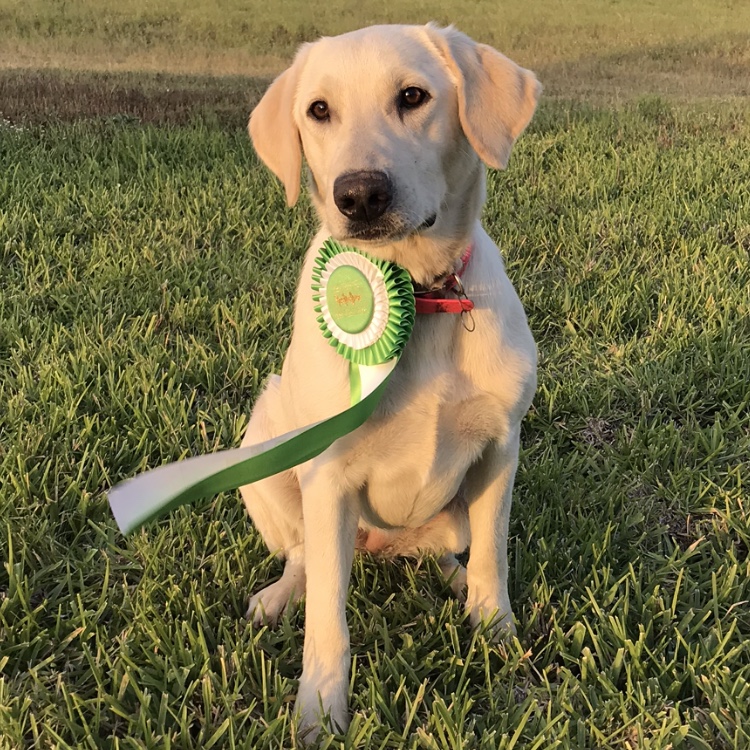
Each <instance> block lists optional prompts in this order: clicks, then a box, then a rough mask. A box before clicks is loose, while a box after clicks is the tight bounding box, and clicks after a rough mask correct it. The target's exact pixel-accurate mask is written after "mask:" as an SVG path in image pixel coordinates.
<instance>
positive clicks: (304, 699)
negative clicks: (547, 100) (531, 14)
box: [242, 25, 540, 734]
mask: <svg viewBox="0 0 750 750" xmlns="http://www.w3.org/2000/svg"><path fill="white" fill-rule="evenodd" d="M407 86H419V87H420V88H423V89H425V90H427V91H428V92H429V93H430V95H431V98H430V100H429V101H428V102H427V103H426V104H425V105H423V106H422V107H421V108H419V109H417V110H414V111H412V112H408V113H406V115H400V114H399V112H398V111H397V108H396V107H395V104H394V102H395V101H396V98H397V96H398V93H399V91H400V90H401V89H403V88H405V87H407ZM539 92H540V86H539V84H538V82H537V81H536V79H535V78H534V76H533V74H531V73H530V72H529V71H526V70H523V69H522V68H519V67H518V66H516V65H515V64H514V63H512V62H511V61H510V60H508V59H507V58H505V57H503V56H502V55H500V53H498V52H496V51H495V50H492V49H491V48H490V47H486V46H484V45H478V44H476V43H474V42H472V41H471V40H470V39H469V38H468V37H466V36H464V35H463V34H460V33H459V32H457V31H455V30H453V29H452V28H449V29H438V28H436V27H434V26H432V25H428V26H424V27H420V26H381V27H372V28H370V29H363V30H361V31H357V32H352V33H350V34H344V35H342V36H340V37H334V38H327V39H322V40H320V41H319V42H316V43H315V44H312V45H306V46H305V47H303V48H302V50H301V51H300V53H299V54H298V56H297V58H296V60H295V62H294V64H293V65H292V66H291V68H289V69H288V70H287V71H286V72H285V73H283V74H282V75H281V76H280V77H279V78H278V79H276V81H275V82H274V83H273V84H272V85H271V87H270V88H269V90H268V92H267V93H266V95H265V96H264V98H263V100H261V102H260V104H259V105H258V107H257V108H256V109H255V111H254V112H253V115H252V117H251V121H250V132H251V135H252V137H253V142H254V144H255V147H256V150H257V151H258V154H259V155H260V157H261V158H262V159H263V160H264V161H265V162H266V164H267V165H268V166H269V167H270V168H271V169H272V170H273V171H274V173H275V174H276V175H277V176H278V177H279V178H280V179H281V180H282V181H283V182H284V185H285V187H286V191H287V197H288V199H289V202H290V203H293V202H294V201H295V200H296V198H297V195H298V193H299V180H300V170H301V165H302V155H303V154H304V157H305V159H306V161H307V164H308V166H309V170H310V175H311V176H310V187H311V195H312V197H313V201H314V203H315V206H316V208H317V211H318V214H319V216H320V219H321V228H320V231H319V232H318V233H317V235H316V236H315V238H314V239H313V241H312V243H311V245H310V249H309V251H308V254H307V256H306V259H305V263H304V266H303V269H302V273H301V279H300V283H299V289H298V294H297V301H296V309H295V316H294V327H293V331H292V339H291V343H290V346H289V350H288V352H287V355H286V359H285V361H284V365H283V369H282V374H281V377H278V376H274V377H273V378H271V380H270V381H269V383H268V385H267V387H266V390H265V391H264V392H263V394H262V395H261V397H260V398H259V399H258V402H257V403H256V405H255V409H254V411H253V415H252V418H251V422H250V425H249V427H248V430H247V434H246V436H245V439H244V441H243V445H247V444H253V443H257V442H260V441H263V440H266V439H268V438H271V437H274V436H277V435H280V434H282V433H284V432H287V431H289V430H293V429H296V428H299V427H301V426H304V425H306V424H310V423H312V422H315V421H317V420H320V419H325V418H327V417H330V416H332V415H333V414H336V413H338V412H340V411H343V410H344V409H346V408H347V406H348V398H349V395H348V394H349V389H348V363H347V362H346V361H345V360H344V359H343V358H342V357H340V356H339V355H338V354H337V353H336V352H335V350H334V349H333V348H332V347H331V346H329V344H328V342H327V341H326V340H325V339H324V338H323V336H322V335H321V334H320V331H319V329H318V325H317V322H316V319H315V318H316V316H315V314H314V312H313V302H312V296H311V295H312V292H311V282H312V278H311V272H312V263H313V260H314V257H315V255H316V254H317V251H318V249H319V247H320V246H321V244H322V242H323V240H325V239H326V238H327V237H329V236H333V237H335V238H337V239H339V240H341V241H343V242H347V243H348V244H351V245H355V246H357V247H360V248H362V249H364V250H366V251H367V252H370V253H372V254H374V255H377V256H379V257H381V258H385V259H388V260H393V261H396V262H398V263H399V264H401V265H402V266H404V267H405V268H406V269H407V270H408V271H409V272H410V273H411V275H412V277H413V278H414V279H415V280H416V281H417V282H420V283H427V282H429V281H431V280H432V279H434V278H436V277H438V276H440V275H442V274H445V273H447V272H449V271H450V270H452V269H453V268H455V267H456V265H457V263H458V259H459V257H460V255H461V253H462V252H463V250H464V248H465V247H466V246H467V245H468V244H469V243H472V244H473V255H472V258H471V262H470V264H469V266H468V268H467V269H466V272H465V274H464V276H463V284H464V286H465V288H466V290H467V293H468V295H469V296H470V298H471V299H472V300H473V301H474V303H475V309H474V312H473V320H474V326H475V330H474V331H473V332H469V331H467V330H466V327H465V326H464V322H465V321H463V320H462V319H461V317H460V316H458V315H451V314H435V315H422V316H418V317H417V322H416V325H415V328H414V332H413V335H412V338H411V340H410V341H409V343H408V345H407V347H406V350H405V352H404V355H403V357H402V359H401V361H400V362H399V364H398V366H397V368H396V370H395V372H394V375H393V377H392V379H391V383H390V385H389V387H388V389H387V391H386V393H385V395H384V397H383V400H382V402H381V404H380V405H379V406H378V408H377V410H376V412H375V414H374V415H373V417H372V418H371V419H370V420H368V422H366V423H365V424H364V425H363V426H362V427H360V428H359V429H358V430H356V431H355V432H353V433H351V434H349V435H347V436H345V437H343V438H341V439H340V440H338V441H337V442H336V443H334V445H333V446H331V448H330V449H328V450H327V451H326V452H325V453H323V454H322V455H321V456H320V457H318V458H316V459H313V460H312V461H309V462H307V463H305V464H303V465H301V466H298V467H296V468H295V469H293V470H290V471H288V472H285V473H283V474H280V475H277V476H274V477H270V478H269V479H266V480H263V481H261V482H258V483H256V484H254V485H249V486H246V487H244V488H242V494H243V497H244V500H245V504H246V506H247V509H248V512H249V513H250V515H251V517H252V518H253V521H254V522H255V524H256V526H257V528H258V529H259V530H260V532H261V534H262V535H263V537H264V539H265V541H266V543H267V545H268V547H269V549H270V551H271V552H273V553H277V554H280V555H283V556H284V557H285V558H286V561H287V562H286V568H285V571H284V575H283V576H282V578H281V579H280V580H279V581H277V582H276V583H274V584H273V585H272V586H269V587H268V588H266V589H263V590H262V591H261V592H259V593H258V594H256V595H255V596H254V597H253V598H252V599H251V601H250V608H249V610H248V616H250V617H254V619H255V620H256V621H258V622H259V621H261V620H263V619H267V620H270V621H275V620H276V618H277V617H278V616H279V615H280V614H281V612H282V611H283V609H284V608H285V607H286V606H287V605H288V604H289V603H294V602H296V601H297V600H298V599H299V597H300V596H301V595H302V593H303V591H304V593H306V597H307V610H306V632H305V646H304V657H303V673H302V678H301V680H300V686H299V693H298V697H297V711H298V713H299V716H300V727H301V729H302V730H303V731H307V732H309V733H311V734H315V733H316V732H317V730H318V728H319V726H320V724H321V721H322V719H323V718H324V717H323V716H321V713H320V708H321V707H322V709H323V713H324V714H326V715H329V716H330V719H331V720H332V722H333V724H334V725H335V726H336V727H338V728H339V729H344V728H345V727H346V726H347V724H348V717H347V705H346V703H347V701H346V695H347V688H348V682H349V677H348V675H349V633H348V629H347V625H346V618H345V603H346V594H347V587H348V583H349V576H350V570H351V564H352V559H353V555H354V550H355V544H356V545H357V546H360V547H363V548H365V549H368V550H370V551H374V552H382V553H385V554H391V555H393V554H405V555H417V554H420V553H422V552H434V553H437V554H438V555H440V556H441V558H440V566H441V569H442V570H443V571H444V573H445V575H446V576H447V577H452V585H453V587H454V590H455V591H456V592H457V593H458V594H459V595H461V593H462V591H463V589H464V588H466V589H467V592H466V606H467V608H468V609H469V612H470V615H471V620H472V622H473V623H474V624H479V623H481V622H483V621H484V622H486V621H494V622H495V623H499V624H500V630H501V631H502V630H505V631H507V632H514V625H513V613H512V611H511V604H510V600H509V597H508V585H507V577H508V565H507V538H508V517H509V513H510V507H511V492H512V488H513V479H514V475H515V470H516V465H517V460H518V441H519V429H520V422H521V419H522V418H523V416H524V414H525V413H526V411H527V410H528V407H529V405H530V403H531V399H532V397H533V394H534V390H535V387H536V348H535V345H534V341H533V339H532V336H531V333H530V331H529V328H528V325H527V323H526V317H525V314H524V311H523V308H522V306H521V303H520V301H519V299H518V297H517V295H516V293H515V291H514V289H513V287H512V285H511V283H510V281H509V280H508V277H507V276H506V274H505V269H504V267H503V262H502V259H501V256H500V253H499V251H498V249H497V247H496V246H495V244H494V243H493V242H492V240H491V239H490V238H489V237H488V236H487V234H486V233H485V231H484V230H483V229H482V227H481V225H480V224H479V221H478V218H479V213H480V210H481V206H482V203H483V200H484V166H483V164H482V163H481V160H480V156H481V159H482V160H484V161H485V162H487V163H488V164H491V165H493V166H504V165H505V163H506V162H507V159H508V156H509V153H510V149H511V147H512V145H513V142H514V141H515V139H516V137H518V135H520V133H521V132H522V131H523V129H524V128H525V126H526V125H527V123H528V121H529V120H530V118H531V116H532V115H533V112H534V109H535V107H536V101H537V98H538V95H539ZM316 100H325V101H326V102H327V103H328V105H329V109H330V112H331V119H330V121H328V122H326V123H320V122H318V121H316V120H314V119H312V118H311V117H310V116H309V115H308V114H307V110H308V108H309V106H310V104H311V103H312V102H313V101H316ZM351 170H381V171H383V172H386V173H387V174H388V175H389V177H390V178H391V180H392V182H393V184H394V186H395V191H396V194H395V197H394V203H393V206H392V212H393V214H394V216H395V218H394V223H393V226H394V227H395V228H394V231H393V234H392V235H391V236H389V237H388V238H384V239H380V240H378V241H367V242H362V241H357V240H356V239H352V237H351V236H349V235H348V234H347V229H348V226H347V220H346V217H344V216H343V215H342V214H341V213H340V212H339V211H338V209H337V208H336V206H335V204H334V202H333V196H332V193H333V189H332V186H333V183H334V181H335V179H336V177H337V176H338V175H340V174H342V173H344V172H348V171H351ZM431 214H437V220H436V222H435V224H434V225H433V226H432V227H430V228H429V229H426V230H424V229H423V230H421V231H418V230H417V227H419V226H420V225H421V224H422V223H423V222H424V221H425V219H426V218H427V217H428V216H430V215H431ZM467 546H470V560H469V564H468V568H467V570H464V569H463V568H462V566H460V565H459V564H458V563H457V561H456V560H455V557H453V555H454V553H458V552H462V551H464V550H465V549H466V547H467Z"/></svg>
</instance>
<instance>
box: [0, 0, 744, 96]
mask: <svg viewBox="0 0 750 750" xmlns="http://www.w3.org/2000/svg"><path fill="white" fill-rule="evenodd" d="M429 20H435V21H438V22H440V23H444V24H448V23H457V24H458V25H459V26H460V28H462V29H463V30H464V31H466V32H467V33H468V34H470V35H472V36H473V37H475V38H477V39H480V40H482V41H485V42H488V43H490V44H493V45H494V46H496V47H498V48H499V49H501V50H502V51H504V52H505V53H506V54H508V55H509V56H510V57H512V58H513V59H515V60H518V61H519V62H521V63H523V64H524V65H526V66H527V67H531V68H533V69H534V70H536V71H538V72H539V74H540V77H541V79H542V81H543V82H544V84H545V86H546V91H547V96H548V97H549V96H576V97H578V96H586V97H589V98H590V97H591V96H597V97H600V98H605V99H607V100H611V99H613V98H618V97H626V98H627V97H630V96H632V95H640V94H643V93H655V94H660V95H669V96H677V97H680V98H683V99H693V98H695V97H696V96H702V97H731V96H743V95H744V96H746V95H748V94H750V83H749V82H750V31H748V30H749V29H750V4H748V3H747V2H746V1H745V0H709V1H708V2H706V1H705V0H669V2H653V1H652V0H526V2H523V3H518V2H509V0H500V1H499V0H478V1H476V2H471V3H462V4H460V8H458V9H457V5H456V3H455V2H454V0H399V2H398V3H395V2H383V1H382V0H360V2H358V3H356V4H353V3H351V2H349V0H327V2H325V3H321V2H316V3H310V2H307V0H284V2H283V3H268V2H263V1H262V0H222V2H216V3H208V2H196V0H192V1H191V0H162V2H160V3H158V4H154V3H152V2H148V1H147V0H127V1H126V2H123V1H122V0H119V1H118V2H115V1H114V0H104V2H103V1H102V0H6V2H5V4H4V5H3V7H0V65H2V66H3V67H11V68H40V67H42V68H65V69H78V70H92V69H95V70H103V71H110V72H111V71H133V70H138V71H151V72H154V71H156V72H164V71H169V72H172V73H189V74H192V75H205V74H210V75H213V76H247V75H260V76H266V77H267V76H269V75H270V74H272V73H278V72H279V71H280V70H281V69H282V67H284V65H285V63H286V61H288V59H289V58H290V57H291V55H292V54H293V53H294V50H295V49H296V48H297V46H298V45H299V44H300V43H301V42H304V41H308V40H311V39H315V38H317V37H318V36H320V35H321V34H323V33H325V34H335V33H341V32H344V31H349V30H351V29H354V28H358V27H360V26H366V25H368V24H372V23H393V22H400V23H425V22H426V21H429Z"/></svg>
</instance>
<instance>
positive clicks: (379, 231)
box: [340, 214, 437, 243]
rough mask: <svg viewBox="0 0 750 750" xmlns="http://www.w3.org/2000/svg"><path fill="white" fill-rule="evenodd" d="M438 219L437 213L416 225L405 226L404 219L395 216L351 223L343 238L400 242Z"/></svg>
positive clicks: (425, 228)
mask: <svg viewBox="0 0 750 750" xmlns="http://www.w3.org/2000/svg"><path fill="white" fill-rule="evenodd" d="M436 221H437V214H431V215H430V216H428V217H427V218H426V219H425V220H424V221H423V222H422V223H421V224H418V225H417V226H416V227H414V226H411V227H407V226H404V223H403V221H402V220H398V219H396V218H395V217H389V218H388V219H386V220H385V221H378V222H375V223H372V224H364V225H362V226H356V225H350V227H349V231H348V232H347V233H346V235H345V236H344V237H341V238H340V239H341V240H359V241H361V242H378V243H384V242H398V241H399V240H403V239H406V238H407V237H409V236H411V235H412V234H419V233H420V232H425V231H427V230H428V229H430V227H432V226H434V224H435V222H436Z"/></svg>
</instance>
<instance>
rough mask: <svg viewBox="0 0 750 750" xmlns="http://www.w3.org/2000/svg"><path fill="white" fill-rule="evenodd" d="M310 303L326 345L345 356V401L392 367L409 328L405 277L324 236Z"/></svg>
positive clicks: (391, 266) (353, 398)
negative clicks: (347, 395) (312, 304)
mask: <svg viewBox="0 0 750 750" xmlns="http://www.w3.org/2000/svg"><path fill="white" fill-rule="evenodd" d="M312 276H313V301H314V302H315V303H316V307H315V312H317V313H318V324H319V325H320V329H321V331H322V332H323V335H324V336H325V337H326V338H327V339H328V340H329V342H330V344H331V346H333V347H335V348H336V351H337V352H338V353H339V354H340V355H341V356H342V357H344V358H345V359H348V360H349V380H350V393H351V403H352V404H355V403H357V402H358V401H360V400H361V399H362V393H363V386H364V387H365V390H369V389H370V386H369V384H371V383H372V382H375V381H378V382H379V380H382V373H383V372H385V371H386V370H388V371H390V370H392V369H393V368H394V367H395V366H396V362H397V361H398V358H399V357H400V356H401V352H402V351H403V349H404V347H405V346H406V342H407V341H408V340H409V336H410V335H411V330H412V328H413V327H414V317H415V311H414V291H413V288H412V283H411V277H410V276H409V274H408V273H407V272H406V271H405V270H404V269H403V268H401V267H400V266H397V265H396V264H395V263H389V262H387V261H383V260H378V259H376V258H372V257H370V256H369V255H365V254H364V253H361V252H359V251H358V250H353V249H351V248H348V247H344V246H342V245H340V244H339V243H338V242H336V241H335V240H331V239H329V240H327V241H326V242H325V243H324V245H323V248H322V249H321V251H320V253H319V254H318V257H317V258H316V259H315V266H314V268H313V272H312Z"/></svg>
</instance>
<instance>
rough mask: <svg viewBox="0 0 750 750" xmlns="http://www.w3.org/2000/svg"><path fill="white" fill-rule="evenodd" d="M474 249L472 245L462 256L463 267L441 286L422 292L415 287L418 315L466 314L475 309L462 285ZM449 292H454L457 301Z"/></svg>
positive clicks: (449, 275)
mask: <svg viewBox="0 0 750 750" xmlns="http://www.w3.org/2000/svg"><path fill="white" fill-rule="evenodd" d="M473 249H474V244H473V243H470V244H469V245H468V246H467V248H466V250H464V252H463V255H461V267H460V268H459V269H458V271H454V272H453V273H449V274H448V275H447V276H446V277H445V278H444V279H443V281H442V284H440V285H439V286H437V287H433V288H431V289H425V290H424V291H421V288H417V287H416V285H415V289H414V299H415V301H416V307H417V313H421V314H426V313H465V312H470V311H471V310H473V309H474V303H473V302H472V301H471V300H470V299H469V298H468V297H467V296H466V292H465V291H464V285H463V284H462V283H461V277H462V276H463V275H464V272H465V271H466V266H468V265H469V261H470V260H471V252H472V250H473ZM438 283H440V282H439V281H438ZM448 292H453V293H454V294H455V295H456V297H457V299H451V298H448V297H447V296H446V294H447V293H448Z"/></svg>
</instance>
